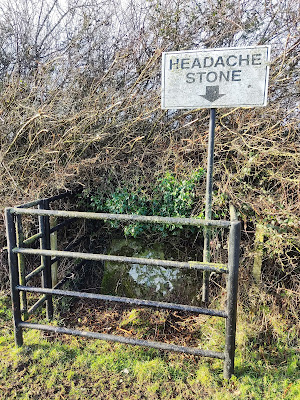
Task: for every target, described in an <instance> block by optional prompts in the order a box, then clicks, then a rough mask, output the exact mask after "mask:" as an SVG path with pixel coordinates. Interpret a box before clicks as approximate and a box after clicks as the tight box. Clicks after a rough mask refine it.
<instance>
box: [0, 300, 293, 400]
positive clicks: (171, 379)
mask: <svg viewBox="0 0 300 400" xmlns="http://www.w3.org/2000/svg"><path fill="white" fill-rule="evenodd" d="M0 310H1V314H0V316H1V339H0V354H1V364H0V389H1V390H0V399H1V400H2V399H3V400H4V399H5V400H11V399H24V400H25V399H68V400H69V399H70V400H75V399H178V400H179V399H222V400H224V399H270V400H271V399H272V400H273V399H290V400H295V399H298V398H300V383H299V382H300V380H299V378H300V369H299V353H298V352H297V349H295V348H294V349H292V348H289V347H288V345H285V344H284V343H283V340H284V339H285V338H284V333H283V332H282V333H281V337H279V340H277V341H276V342H275V343H274V345H273V346H270V345H269V344H268V345H267V344H264V343H259V340H258V338H257V335H256V332H255V331H253V330H252V329H254V325H251V321H250V319H249V318H251V317H249V315H248V316H247V315H246V314H244V313H242V312H241V311H240V312H239V324H238V335H237V352H236V367H235V375H234V376H233V377H232V379H231V380H230V381H229V382H228V381H225V380H224V379H223V376H222V367H223V366H222V361H221V360H213V359H203V358H197V357H193V356H186V355H181V354H174V353H166V352H160V351H157V350H146V349H143V348H140V347H132V346H126V345H121V344H111V343H108V342H103V341H99V340H89V339H84V338H79V337H71V336H53V335H50V336H45V334H42V333H41V332H37V331H33V330H30V331H26V332H25V333H24V345H23V347H22V348H20V349H16V348H15V346H14V340H13V335H12V324H11V312H10V302H9V298H8V297H7V296H2V297H1V308H0ZM141 315H142V314H141V313H140V312H136V311H134V312H128V311H126V312H125V314H124V319H123V322H120V327H121V329H123V328H126V329H129V328H131V329H133V328H134V329H137V327H138V326H139V325H140V327H141V331H140V332H141V335H143V334H144V332H145V327H147V323H145V321H142V320H141ZM126 318H127V320H126ZM159 323H161V320H160V321H159ZM122 327H123V328H122ZM218 335H219V333H218V329H217V326H215V327H214V326H212V327H211V330H210V331H209V335H208V341H209V342H211V344H213V341H215V340H217V337H218ZM278 335H279V336H280V332H279V333H278ZM281 339H282V340H281Z"/></svg>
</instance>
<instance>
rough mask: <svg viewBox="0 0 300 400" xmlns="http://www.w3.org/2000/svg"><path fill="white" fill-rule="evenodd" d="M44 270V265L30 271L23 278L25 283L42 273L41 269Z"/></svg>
mask: <svg viewBox="0 0 300 400" xmlns="http://www.w3.org/2000/svg"><path fill="white" fill-rule="evenodd" d="M44 268H45V266H44V265H40V266H39V267H37V268H36V269H34V270H33V271H31V272H30V273H29V274H28V275H26V276H25V282H28V281H30V279H32V278H33V277H34V276H36V275H37V274H38V273H40V272H42V271H43V269H44Z"/></svg>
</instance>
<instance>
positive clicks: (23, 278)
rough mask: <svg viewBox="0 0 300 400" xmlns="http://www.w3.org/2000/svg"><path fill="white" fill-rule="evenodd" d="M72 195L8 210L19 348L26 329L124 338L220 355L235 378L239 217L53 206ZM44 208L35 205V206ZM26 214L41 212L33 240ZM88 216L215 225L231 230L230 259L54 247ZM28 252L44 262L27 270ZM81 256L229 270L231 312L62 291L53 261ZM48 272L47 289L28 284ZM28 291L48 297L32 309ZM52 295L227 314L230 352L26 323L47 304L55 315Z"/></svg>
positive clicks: (129, 341) (49, 315) (228, 374)
mask: <svg viewBox="0 0 300 400" xmlns="http://www.w3.org/2000/svg"><path fill="white" fill-rule="evenodd" d="M67 195H68V194H63V195H59V196H55V197H51V198H47V199H41V200H37V201H34V202H32V203H28V204H24V205H21V206H16V207H13V208H7V209H6V210H5V217H6V231H7V243H8V260H9V271H10V282H11V296H12V307H13V323H14V334H15V343H16V345H17V346H22V344H23V334H22V332H23V329H28V328H29V329H39V330H42V331H50V332H55V333H63V334H69V335H78V336H84V337H90V338H96V339H102V340H109V341H115V342H121V343H126V344H131V345H140V346H145V347H152V348H156V349H161V350H169V351H175V352H181V353H187V354H193V355H198V356H204V357H212V358H219V359H222V360H224V378H225V379H229V378H230V377H231V375H232V374H233V371H234V353H235V332H236V309H237V288H238V267H239V251H240V234H241V224H240V222H239V221H237V220H234V221H230V222H229V221H223V220H203V219H197V218H177V217H158V216H143V215H127V214H106V213H91V212H77V211H59V210H50V203H52V202H53V201H55V200H58V199H62V198H64V197H66V196H67ZM36 206H37V207H38V208H33V207H36ZM22 215H31V216H37V217H38V222H39V232H38V233H37V234H35V235H33V236H31V237H29V238H27V239H24V237H23V229H22ZM51 216H53V217H62V218H65V220H64V222H61V223H59V224H57V225H55V226H53V227H50V223H49V217H51ZM78 218H79V219H87V220H102V221H103V220H104V221H128V222H142V223H150V224H173V225H180V226H183V225H185V226H196V227H204V228H205V230H206V231H207V230H208V229H213V228H217V227H219V228H224V229H229V239H228V263H227V264H216V263H211V262H199V261H188V262H182V261H171V260H158V259H148V258H135V257H124V256H114V255H105V254H92V253H82V252H74V251H69V249H68V248H67V249H65V250H64V251H58V250H51V246H50V235H51V233H53V232H56V231H58V230H60V229H63V228H64V227H65V226H66V225H67V224H68V223H70V222H71V221H74V219H78ZM37 240H40V246H39V248H38V249H33V248H30V247H29V245H30V244H32V243H34V242H35V241H37ZM24 254H34V255H39V256H41V264H40V265H39V266H38V267H37V268H35V269H34V270H33V271H31V272H30V273H29V274H27V275H26V274H25V267H24ZM61 257H66V258H75V259H81V260H94V261H118V262H124V263H136V264H143V265H149V266H151V265H156V266H163V267H170V268H185V269H189V268H193V269H197V270H202V271H207V273H210V272H215V273H226V274H228V277H227V304H226V309H225V310H213V309H209V308H201V307H195V306H190V305H182V304H174V303H166V302H158V301H149V300H143V299H133V298H126V297H118V296H109V295H102V294H93V293H88V292H76V291H69V290H61V289H59V288H60V287H61V286H62V284H63V283H64V280H62V281H60V282H59V283H58V284H56V285H55V286H54V287H52V281H51V265H52V264H53V263H55V262H56V261H57V260H58V259H59V258H61ZM38 274H41V275H42V285H41V286H42V287H35V286H29V285H28V282H29V281H30V280H31V279H32V278H33V277H34V276H36V275H38ZM28 292H32V293H39V294H42V295H43V296H42V297H41V298H40V299H39V300H38V301H37V302H36V303H35V304H34V305H33V306H32V307H31V308H29V309H28V308H27V297H26V294H27V293H28ZM52 296H71V297H77V298H86V299H94V300H103V301H112V302H122V303H126V304H130V305H137V306H142V307H153V308H158V309H169V310H180V311H187V312H191V313H195V314H204V315H210V316H216V317H221V318H224V319H225V324H226V329H225V335H226V337H225V351H224V352H216V351H209V350H204V349H200V348H194V347H186V346H177V345H174V344H168V343H161V342H154V341H148V340H140V339H134V338H128V337H122V336H116V335H109V334H103V333H97V332H86V331H81V330H75V329H69V328H65V327H57V326H51V325H42V324H35V323H30V322H26V320H27V318H28V315H30V314H32V313H33V312H34V311H35V310H36V309H37V308H38V307H40V306H41V305H42V304H43V303H45V302H46V311H47V318H48V320H51V318H52V316H53V302H52Z"/></svg>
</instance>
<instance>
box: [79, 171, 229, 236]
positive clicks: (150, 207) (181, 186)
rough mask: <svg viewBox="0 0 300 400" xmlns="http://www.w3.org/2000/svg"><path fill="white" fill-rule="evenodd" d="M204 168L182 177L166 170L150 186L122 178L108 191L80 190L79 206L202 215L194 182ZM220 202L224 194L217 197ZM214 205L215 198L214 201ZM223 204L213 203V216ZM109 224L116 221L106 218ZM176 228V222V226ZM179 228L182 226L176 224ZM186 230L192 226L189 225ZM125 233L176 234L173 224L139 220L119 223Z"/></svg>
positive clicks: (220, 211)
mask: <svg viewBox="0 0 300 400" xmlns="http://www.w3.org/2000/svg"><path fill="white" fill-rule="evenodd" d="M204 176H205V170H204V169H203V168H198V169H196V170H195V171H193V172H192V173H190V175H189V176H187V177H186V179H180V178H178V177H176V176H175V175H174V174H172V173H170V172H166V173H165V174H164V175H163V176H162V177H159V178H157V179H156V180H154V181H153V182H152V184H151V185H150V186H148V187H147V186H146V185H143V183H142V182H138V183H133V182H130V181H129V182H128V181H127V182H125V183H123V184H121V185H119V186H117V187H115V188H114V189H112V190H111V191H109V192H105V191H103V190H102V189H99V190H93V191H90V190H83V192H82V193H81V194H80V195H79V199H80V204H81V207H83V208H84V209H88V210H91V211H94V212H105V213H113V214H137V215H156V216H162V217H190V216H193V217H194V218H204V209H205V203H204V199H203V198H202V197H200V198H199V193H197V186H199V183H200V182H202V181H203V178H204ZM218 200H219V201H220V200H221V203H222V205H224V200H225V198H224V194H223V195H222V196H221V197H220V198H218ZM215 203H216V205H217V201H215ZM226 212H227V210H226V207H223V208H222V209H221V208H220V207H218V206H217V207H216V211H214V212H213V218H215V219H217V218H220V217H224V216H225V215H226ZM109 224H110V226H111V227H115V228H116V227H119V226H120V224H119V223H118V222H115V221H113V222H110V223H109ZM177 228H178V226H177ZM179 228H182V227H180V226H179ZM190 230H193V229H192V228H190ZM123 232H124V234H125V236H133V237H138V236H140V235H142V234H144V233H145V232H153V233H160V234H163V235H166V234H170V233H172V234H178V229H176V226H175V225H173V224H164V225H159V224H157V225H149V224H148V225H147V224H143V223H134V224H128V225H126V226H124V227H123Z"/></svg>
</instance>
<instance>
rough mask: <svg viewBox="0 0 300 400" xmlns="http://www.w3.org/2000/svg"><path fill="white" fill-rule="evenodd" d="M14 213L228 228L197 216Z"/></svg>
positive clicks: (221, 222)
mask: <svg viewBox="0 0 300 400" xmlns="http://www.w3.org/2000/svg"><path fill="white" fill-rule="evenodd" d="M11 210H12V212H13V213H15V214H30V215H39V216H56V217H65V218H83V219H92V220H114V221H129V222H145V223H149V224H171V225H187V226H211V227H223V228H228V227H229V226H230V222H229V221H225V220H204V219H198V218H179V217H157V216H149V215H136V214H132V215H130V214H108V213H92V212H82V211H63V210H42V209H39V210H37V209H32V208H12V209H11Z"/></svg>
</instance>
